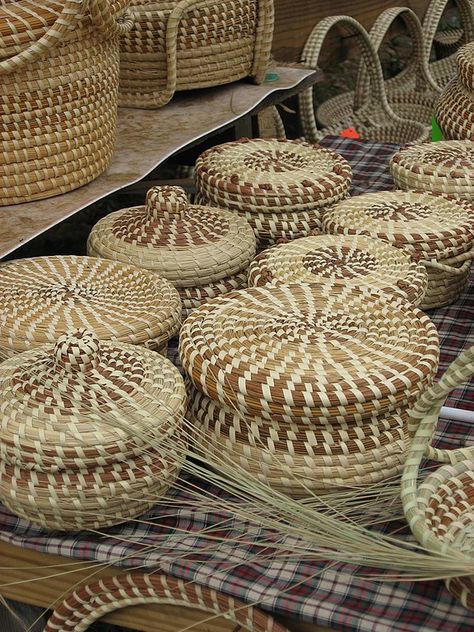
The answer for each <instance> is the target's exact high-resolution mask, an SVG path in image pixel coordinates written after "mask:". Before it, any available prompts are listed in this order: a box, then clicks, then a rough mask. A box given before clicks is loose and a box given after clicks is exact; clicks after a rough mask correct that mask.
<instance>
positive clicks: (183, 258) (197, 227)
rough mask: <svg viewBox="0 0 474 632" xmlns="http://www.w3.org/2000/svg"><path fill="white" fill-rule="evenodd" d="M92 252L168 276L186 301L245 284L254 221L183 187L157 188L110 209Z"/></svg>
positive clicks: (189, 304) (191, 303)
mask: <svg viewBox="0 0 474 632" xmlns="http://www.w3.org/2000/svg"><path fill="white" fill-rule="evenodd" d="M87 248H88V253H89V254H90V255H94V256H98V257H104V258H106V259H114V260H119V261H127V262H131V263H133V264H134V265H136V266H139V267H140V268H143V269H146V270H148V271H149V272H154V273H156V274H158V275H160V276H162V277H165V278H166V279H168V281H169V282H170V283H172V284H173V285H174V286H175V287H176V288H177V290H178V292H179V294H180V296H181V298H182V300H183V304H184V305H183V306H184V308H185V309H184V313H185V314H186V313H187V311H188V309H191V308H193V307H198V306H199V305H200V304H201V303H202V302H205V301H206V300H208V299H209V298H212V297H213V296H218V295H219V294H221V293H223V292H225V291H230V290H232V289H238V288H240V287H244V286H245V285H246V281H247V279H246V274H245V271H246V269H247V267H248V265H249V263H250V261H251V260H252V258H253V256H254V255H255V248H256V244H255V236H254V234H253V231H252V228H251V227H250V226H249V224H248V223H247V222H246V221H245V220H244V219H242V218H241V217H239V216H238V215H236V214H234V213H230V212H228V211H226V210H221V209H216V208H211V207H209V206H202V205H196V204H190V203H189V202H188V199H187V197H186V193H185V192H184V190H183V189H182V188H181V187H176V186H163V187H153V188H152V189H150V190H149V191H148V194H147V197H146V202H145V205H144V206H138V207H133V208H128V209H122V210H120V211H116V212H114V213H110V214H109V215H107V216H106V217H105V218H103V219H102V220H100V221H99V222H98V223H97V224H96V225H95V226H94V227H93V229H92V231H91V233H90V235H89V239H88V244H87Z"/></svg>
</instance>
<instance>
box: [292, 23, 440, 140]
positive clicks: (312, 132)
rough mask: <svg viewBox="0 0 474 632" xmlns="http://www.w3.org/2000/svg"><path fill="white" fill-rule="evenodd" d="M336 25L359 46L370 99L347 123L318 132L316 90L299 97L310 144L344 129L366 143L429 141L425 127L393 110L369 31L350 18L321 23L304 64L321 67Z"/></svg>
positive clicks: (306, 50)
mask: <svg viewBox="0 0 474 632" xmlns="http://www.w3.org/2000/svg"><path fill="white" fill-rule="evenodd" d="M336 25H340V26H344V27H345V28H346V30H347V31H348V32H349V34H350V35H351V36H352V37H354V38H355V39H356V41H357V42H358V44H359V47H360V51H361V57H362V62H361V63H362V64H363V65H364V66H365V68H366V69H367V73H368V76H369V82H370V91H369V95H368V98H367V99H366V100H365V102H364V103H363V104H361V106H360V107H359V108H358V109H357V110H356V109H354V110H353V113H352V114H351V115H350V116H349V117H346V118H345V119H344V120H343V121H340V120H339V121H338V122H337V123H335V124H334V125H330V126H327V127H324V128H323V129H318V126H317V123H316V116H315V109H314V108H315V105H314V101H313V88H308V89H307V90H304V91H303V92H302V93H300V95H299V108H300V115H301V123H302V127H303V134H304V137H305V138H306V140H308V141H310V142H317V141H319V140H320V139H321V138H323V137H324V136H326V135H328V134H334V135H338V134H339V133H340V132H341V131H342V130H343V129H344V128H346V127H353V128H354V129H356V131H357V132H358V134H359V135H360V137H361V138H363V139H368V140H378V141H385V142H394V143H399V144H404V143H407V142H419V141H422V140H427V139H428V132H427V129H426V127H425V126H424V125H422V124H421V123H418V122H416V121H410V120H407V119H403V118H401V117H400V116H398V115H397V114H395V112H394V111H393V110H392V108H391V107H390V105H389V104H388V101H387V96H386V94H385V88H384V81H383V74H382V66H381V64H380V60H379V57H378V54H377V51H376V50H375V48H374V45H373V44H372V42H371V40H370V37H369V35H368V33H367V31H366V30H365V29H364V27H363V26H361V24H359V22H357V21H356V20H354V19H353V18H351V17H350V16H345V15H339V16H333V17H327V18H324V19H323V20H321V21H320V22H318V24H317V25H316V26H315V27H314V29H313V30H312V32H311V34H310V36H309V37H308V39H307V41H306V44H305V47H304V50H303V56H302V62H303V63H304V64H305V65H307V66H310V67H311V68H314V67H316V66H317V65H318V61H319V55H320V52H321V48H322V45H323V43H324V40H325V39H326V36H327V34H328V32H329V31H330V30H331V29H332V28H333V27H334V26H336Z"/></svg>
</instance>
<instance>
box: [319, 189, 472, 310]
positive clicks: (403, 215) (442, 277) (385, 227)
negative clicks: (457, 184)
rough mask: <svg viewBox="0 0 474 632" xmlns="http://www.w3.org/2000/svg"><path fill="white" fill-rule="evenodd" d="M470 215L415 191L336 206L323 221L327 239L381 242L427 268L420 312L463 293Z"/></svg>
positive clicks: (463, 207)
mask: <svg viewBox="0 0 474 632" xmlns="http://www.w3.org/2000/svg"><path fill="white" fill-rule="evenodd" d="M473 220H474V210H473V208H472V206H471V205H470V204H467V203H466V202H465V201H463V200H460V199H448V198H445V197H443V196H439V195H434V194H430V193H423V192H414V191H406V192H405V191H382V192H379V193H366V194H363V195H359V196H357V197H353V198H350V199H349V200H345V201H343V202H340V203H338V204H337V205H335V206H334V207H333V208H332V209H329V210H328V211H327V212H326V213H325V214H324V217H323V229H324V231H325V232H327V233H331V234H345V235H367V236H369V237H373V238H377V239H383V240H384V241H388V242H390V243H392V244H394V245H395V246H397V247H399V248H403V249H404V250H406V251H407V252H409V253H410V254H412V255H415V256H416V257H417V258H418V259H419V260H420V261H421V262H422V263H423V264H424V265H425V266H426V268H427V272H428V287H427V289H426V293H425V296H424V298H423V301H422V303H421V304H420V307H421V308H422V309H431V308H434V307H441V306H442V305H449V304H450V303H452V302H454V301H455V300H456V299H457V298H458V297H459V295H460V294H461V292H462V290H463V289H464V287H465V285H466V283H467V280H468V277H469V270H470V266H471V260H472V258H473V256H474V249H473V242H474V232H473Z"/></svg>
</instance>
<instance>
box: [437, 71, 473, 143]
mask: <svg viewBox="0 0 474 632" xmlns="http://www.w3.org/2000/svg"><path fill="white" fill-rule="evenodd" d="M435 116H436V120H437V122H438V125H439V127H440V128H441V131H442V133H443V137H444V138H445V139H446V140H465V139H467V140H474V90H468V89H467V88H466V87H465V86H464V85H463V83H462V82H461V80H460V79H459V78H457V77H456V78H455V79H452V80H451V81H450V82H449V83H448V85H447V86H446V88H445V89H444V90H443V92H442V93H441V95H440V97H439V99H438V101H437V103H436V109H435Z"/></svg>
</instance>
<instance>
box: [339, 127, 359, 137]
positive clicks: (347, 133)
mask: <svg viewBox="0 0 474 632" xmlns="http://www.w3.org/2000/svg"><path fill="white" fill-rule="evenodd" d="M339 136H342V138H360V136H359V134H358V133H357V132H356V130H355V129H354V128H353V127H346V129H343V130H342V132H341V133H340V134H339Z"/></svg>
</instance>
